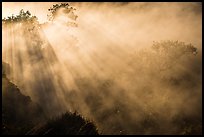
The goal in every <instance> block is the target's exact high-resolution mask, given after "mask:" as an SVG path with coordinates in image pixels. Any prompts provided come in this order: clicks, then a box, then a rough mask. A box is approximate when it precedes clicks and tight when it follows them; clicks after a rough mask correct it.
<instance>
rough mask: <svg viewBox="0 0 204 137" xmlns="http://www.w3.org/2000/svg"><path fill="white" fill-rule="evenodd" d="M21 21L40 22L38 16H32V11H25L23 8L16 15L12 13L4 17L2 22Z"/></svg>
mask: <svg viewBox="0 0 204 137" xmlns="http://www.w3.org/2000/svg"><path fill="white" fill-rule="evenodd" d="M20 22H31V23H35V24H38V18H37V17H36V16H32V15H31V13H30V11H26V12H25V11H24V10H23V9H21V10H20V12H19V14H18V15H16V16H14V15H13V14H12V16H8V17H7V18H4V19H2V24H6V23H20Z"/></svg>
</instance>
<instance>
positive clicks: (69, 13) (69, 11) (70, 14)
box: [47, 3, 78, 27]
mask: <svg viewBox="0 0 204 137" xmlns="http://www.w3.org/2000/svg"><path fill="white" fill-rule="evenodd" d="M60 9H62V10H63V14H64V15H65V16H66V17H67V18H69V19H71V20H72V21H68V22H67V25H68V26H72V27H77V24H76V23H75V21H76V19H77V17H78V16H77V15H76V14H75V12H74V11H75V10H76V9H75V8H73V7H71V6H70V5H69V4H68V3H61V4H55V5H53V6H52V7H50V8H49V9H48V11H49V12H50V13H49V14H48V15H47V16H48V20H49V21H54V20H55V19H56V17H57V14H58V11H59V10H60Z"/></svg>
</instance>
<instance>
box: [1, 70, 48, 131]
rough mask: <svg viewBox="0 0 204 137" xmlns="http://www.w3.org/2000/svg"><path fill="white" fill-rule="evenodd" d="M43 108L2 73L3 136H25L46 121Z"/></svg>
mask: <svg viewBox="0 0 204 137" xmlns="http://www.w3.org/2000/svg"><path fill="white" fill-rule="evenodd" d="M44 119H45V116H44V115H43V110H42V108H41V107H40V106H39V105H38V104H35V103H33V102H32V101H31V99H30V97H29V96H25V95H23V94H22V93H21V92H20V90H19V88H18V87H17V86H16V85H14V84H13V83H11V82H10V81H9V79H8V78H7V77H6V75H5V74H4V73H2V126H3V127H2V129H3V134H24V133H26V132H27V130H29V129H30V128H32V127H33V126H34V125H35V124H36V123H38V122H39V121H41V120H44Z"/></svg>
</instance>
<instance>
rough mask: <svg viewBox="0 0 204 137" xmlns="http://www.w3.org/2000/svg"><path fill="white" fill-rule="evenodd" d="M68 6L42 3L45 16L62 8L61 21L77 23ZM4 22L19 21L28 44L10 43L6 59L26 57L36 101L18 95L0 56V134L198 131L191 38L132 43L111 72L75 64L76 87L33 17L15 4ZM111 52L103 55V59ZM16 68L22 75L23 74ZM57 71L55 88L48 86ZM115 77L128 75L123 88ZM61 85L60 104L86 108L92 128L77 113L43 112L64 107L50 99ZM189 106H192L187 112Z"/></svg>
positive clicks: (196, 72) (6, 25)
mask: <svg viewBox="0 0 204 137" xmlns="http://www.w3.org/2000/svg"><path fill="white" fill-rule="evenodd" d="M61 9H63V10H62V12H61ZM74 10H75V9H74V8H73V7H70V6H69V4H64V3H62V4H56V5H53V7H51V8H50V9H48V11H49V12H50V14H49V15H48V19H49V21H51V22H52V21H55V19H57V17H58V13H59V12H61V13H63V14H65V15H67V17H68V18H69V19H71V20H72V21H71V22H68V23H67V25H68V26H71V27H73V26H74V27H76V26H77V25H76V23H75V21H76V19H77V16H76V15H75V14H74ZM2 23H3V27H4V29H8V30H10V29H11V28H12V27H14V26H15V25H21V27H19V28H20V30H21V31H22V32H21V33H22V34H20V36H23V40H24V41H25V44H26V50H25V51H21V50H20V49H18V48H16V49H15V51H16V53H18V54H16V55H15V57H16V58H15V59H14V60H12V62H14V64H15V65H14V66H15V69H16V70H24V67H25V66H26V65H28V66H29V65H30V64H31V66H32V67H31V69H30V70H31V71H30V73H31V74H32V75H31V76H32V77H33V79H34V80H33V79H26V80H30V81H26V82H27V83H29V82H30V83H29V84H30V85H29V86H30V87H29V88H30V91H29V92H30V93H31V94H35V95H36V96H37V99H36V100H37V102H38V103H39V104H36V103H34V102H33V101H32V100H31V98H30V97H29V96H25V95H23V94H22V93H21V91H20V89H19V88H18V87H17V86H16V85H14V84H13V83H12V82H11V81H10V80H9V78H8V75H10V73H13V72H11V70H12V69H11V70H10V68H9V65H8V64H6V63H4V62H2V67H3V68H2V80H3V82H2V85H3V86H2V93H3V94H2V96H3V98H2V99H3V108H2V118H3V125H2V126H3V134H27V135H61V134H66V135H81V134H83V135H98V134H99V133H98V129H100V132H102V133H103V134H185V135H188V134H201V132H202V123H201V121H202V116H201V109H200V108H201V105H200V104H196V103H197V102H199V101H200V100H199V99H200V98H197V96H199V95H200V90H199V84H200V83H199V80H200V79H199V76H200V74H201V73H202V71H201V68H200V60H199V56H200V54H199V53H198V49H197V48H196V47H195V46H194V45H192V44H186V43H184V42H180V41H173V40H167V41H161V42H154V43H153V45H152V47H150V48H147V49H143V50H140V51H137V52H134V51H133V52H132V53H133V54H130V55H128V59H127V60H125V61H126V63H127V64H125V65H124V66H123V64H122V63H121V64H122V65H121V66H120V67H121V68H123V69H121V68H115V69H114V71H113V72H112V70H111V72H112V74H113V75H111V76H110V77H108V78H107V77H105V78H100V77H95V76H94V77H82V76H80V75H79V73H78V72H77V70H78V69H79V68H72V69H71V70H69V69H67V70H69V71H72V74H73V75H74V76H76V77H74V82H75V84H76V86H77V88H78V90H69V89H67V88H65V87H66V86H65V81H63V80H64V78H63V77H65V75H63V74H58V73H56V72H58V71H56V72H55V73H53V70H54V69H53V66H54V65H56V64H57V63H58V62H59V59H58V58H57V56H56V54H55V51H54V49H53V48H52V46H51V44H50V43H49V42H48V40H47V39H46V36H45V35H44V34H43V33H42V30H41V24H39V22H38V21H37V17H35V16H31V13H30V12H29V11H26V12H24V11H23V10H21V11H20V13H19V15H17V16H13V15H12V16H11V17H8V18H5V19H3V20H2ZM11 26H12V27H11ZM19 33H20V31H17V34H19ZM25 36H26V37H25ZM43 46H44V47H43ZM118 51H120V49H117V52H118ZM121 53H122V52H121ZM24 54H28V57H29V58H27V59H25V62H23V61H24V60H23V59H22V58H20V56H18V55H24ZM103 57H104V58H105V55H104V56H103ZM103 57H101V58H103ZM125 57H126V56H125ZM94 59H95V60H97V58H94ZM105 59H106V58H105ZM105 59H104V60H105ZM109 59H110V58H108V57H107V59H106V62H108V61H109ZM22 60H23V61H22ZM26 61H28V62H26ZM98 61H99V60H98ZM22 62H23V63H24V64H23V63H22ZM121 62H122V61H121ZM55 63H56V64H55ZM25 64H26V65H25ZM70 64H71V63H70ZM70 64H69V62H68V61H67V66H68V67H67V68H71V67H72V66H71V65H70ZM23 65H24V66H23ZM57 65H58V64H57ZM86 65H87V64H86ZM99 65H101V64H100V61H99ZM102 65H103V64H102ZM83 67H84V68H85V65H84V66H83ZM107 67H108V66H107ZM104 69H106V67H104ZM79 70H80V69H79ZM90 70H91V69H90ZM59 72H61V71H59ZM192 72H193V73H192ZM17 75H18V76H19V79H20V78H21V75H22V74H17ZM56 77H57V78H56ZM197 77H198V78H197ZM55 78H56V79H57V82H58V83H57V84H58V86H57V88H56V87H55V86H54V84H55V82H56V81H54V79H55ZM65 79H66V78H65ZM121 79H123V80H124V79H125V80H124V81H125V82H126V81H127V83H125V84H127V85H126V86H127V87H128V88H124V87H122V86H121V85H120V80H121ZM32 80H33V81H32ZM197 80H198V82H197ZM19 81H20V82H22V81H23V80H22V81H21V80H19ZM129 81H130V82H129ZM20 82H19V83H20ZM128 82H129V83H128ZM22 83H23V82H22ZM23 84H24V83H23ZM128 84H130V85H128ZM17 85H18V84H17ZM44 85H45V86H44ZM197 87H198V88H197ZM33 91H34V92H33ZM59 91H62V92H63V96H64V98H65V99H66V102H65V106H66V105H67V104H68V105H70V109H71V110H72V111H73V110H79V111H80V114H82V112H83V111H88V112H89V113H88V114H90V115H91V116H90V117H91V118H92V119H94V121H95V122H96V124H97V127H98V128H96V126H95V125H94V124H93V123H92V122H90V121H87V120H86V119H85V118H84V117H83V116H81V115H79V114H77V113H71V112H69V111H68V112H66V113H62V114H61V115H59V116H56V115H55V114H53V115H55V116H53V115H52V117H51V118H50V116H49V115H48V114H50V115H51V114H52V112H53V113H61V111H62V110H65V108H63V107H62V109H61V108H59V107H58V104H57V103H56V102H57V101H56V102H54V101H55V100H57V99H58V98H57V95H56V93H57V92H59ZM127 93H128V94H127ZM129 93H130V95H129ZM135 93H136V94H135ZM165 95H167V97H168V98H167V99H166V98H165V99H164V101H163V100H162V99H161V98H160V97H163V96H165ZM194 95H195V96H196V97H195V96H194ZM132 97H135V98H134V99H133V98H132ZM183 98H184V99H183ZM180 99H181V101H185V102H184V103H183V105H180V104H179V105H178V107H177V106H176V105H177V104H176V103H175V104H174V101H175V102H176V101H178V100H180ZM191 99H192V100H193V99H195V101H194V102H193V101H192V103H195V102H196V103H195V104H196V105H197V106H195V104H193V105H194V106H193V105H192V106H193V107H192V106H189V104H191ZM189 100H190V101H189ZM162 101H163V102H162ZM55 103H56V104H57V105H56V104H55ZM66 103H67V104H66ZM55 105H56V106H55ZM84 106H85V107H84ZM174 107H175V108H174ZM87 108H88V109H87ZM47 109H50V110H47ZM188 109H192V110H193V111H192V113H189V111H188ZM53 110H54V111H53ZM195 110H196V111H195ZM194 111H195V112H194ZM193 112H194V113H193ZM135 117H136V118H135Z"/></svg>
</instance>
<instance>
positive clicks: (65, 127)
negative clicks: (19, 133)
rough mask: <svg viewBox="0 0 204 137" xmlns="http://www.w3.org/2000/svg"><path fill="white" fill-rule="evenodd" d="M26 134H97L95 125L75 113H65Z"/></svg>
mask: <svg viewBox="0 0 204 137" xmlns="http://www.w3.org/2000/svg"><path fill="white" fill-rule="evenodd" d="M27 135H99V134H98V131H97V129H96V127H95V125H94V124H93V123H91V122H89V121H86V120H84V119H83V118H82V117H81V116H80V115H78V114H76V113H68V112H67V113H65V114H63V115H62V116H59V117H57V118H54V119H51V120H49V121H48V122H47V123H46V124H42V125H38V126H36V127H34V128H33V129H32V130H30V131H29V132H28V133H27Z"/></svg>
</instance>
